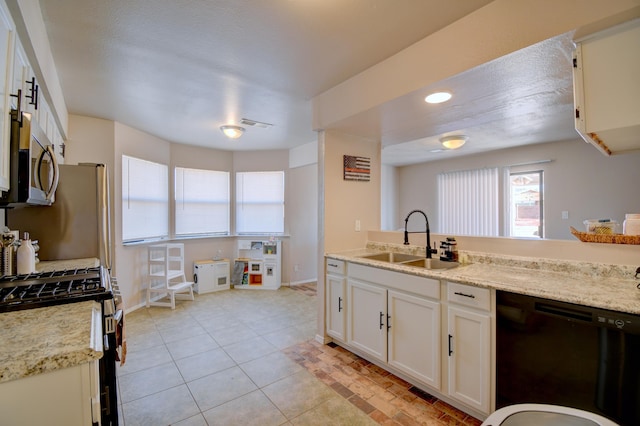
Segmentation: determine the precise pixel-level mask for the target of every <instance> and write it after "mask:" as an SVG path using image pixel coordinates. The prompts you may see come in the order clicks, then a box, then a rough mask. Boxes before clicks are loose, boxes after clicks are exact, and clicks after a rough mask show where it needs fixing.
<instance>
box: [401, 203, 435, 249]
mask: <svg viewBox="0 0 640 426" xmlns="http://www.w3.org/2000/svg"><path fill="white" fill-rule="evenodd" d="M414 213H420V214H422V216H424V221H425V225H426V229H425V230H424V231H409V230H407V225H408V224H409V218H410V217H411V215H412V214H414ZM419 232H424V233H425V234H426V236H427V247H426V250H425V251H426V255H427V259H431V254H432V253H436V252H437V250H432V249H431V231H430V230H429V219H428V218H427V214H426V213H425V212H423V211H422V210H412V211H411V212H409V214H408V215H407V217H406V218H405V219H404V245H409V234H415V233H419Z"/></svg>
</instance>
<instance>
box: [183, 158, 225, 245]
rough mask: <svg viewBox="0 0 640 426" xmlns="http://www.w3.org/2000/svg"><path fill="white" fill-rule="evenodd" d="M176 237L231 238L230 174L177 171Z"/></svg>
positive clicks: (194, 170)
mask: <svg viewBox="0 0 640 426" xmlns="http://www.w3.org/2000/svg"><path fill="white" fill-rule="evenodd" d="M175 212H176V214H175V219H176V230H175V231H176V235H177V236H187V235H202V234H221V235H228V234H229V172H219V171H213V170H199V169H187V168H183V167H176V168H175Z"/></svg>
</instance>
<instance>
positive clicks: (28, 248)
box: [17, 232, 36, 275]
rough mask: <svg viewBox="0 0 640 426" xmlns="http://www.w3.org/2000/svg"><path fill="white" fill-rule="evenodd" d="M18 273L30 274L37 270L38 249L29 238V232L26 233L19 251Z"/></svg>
mask: <svg viewBox="0 0 640 426" xmlns="http://www.w3.org/2000/svg"><path fill="white" fill-rule="evenodd" d="M17 263H18V268H17V269H18V275H23V274H30V273H32V272H35V271H36V251H35V249H34V248H33V245H32V244H31V240H30V239H29V233H28V232H25V233H24V238H23V239H22V240H21V241H20V247H18V253H17Z"/></svg>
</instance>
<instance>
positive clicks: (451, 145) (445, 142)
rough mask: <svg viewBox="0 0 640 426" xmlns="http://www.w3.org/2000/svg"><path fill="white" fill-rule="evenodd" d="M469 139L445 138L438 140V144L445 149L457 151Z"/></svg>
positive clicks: (457, 136) (460, 136) (465, 137)
mask: <svg viewBox="0 0 640 426" xmlns="http://www.w3.org/2000/svg"><path fill="white" fill-rule="evenodd" d="M467 140H469V138H468V137H467V136H464V135H453V136H445V137H442V138H440V143H442V146H444V147H445V148H447V149H458V148H460V147H461V146H462V145H464V144H465V143H466V142H467Z"/></svg>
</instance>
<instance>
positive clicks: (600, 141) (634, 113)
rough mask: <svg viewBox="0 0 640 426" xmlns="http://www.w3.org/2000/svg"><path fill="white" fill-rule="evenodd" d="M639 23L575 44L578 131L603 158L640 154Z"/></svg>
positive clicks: (627, 24)
mask: <svg viewBox="0 0 640 426" xmlns="http://www.w3.org/2000/svg"><path fill="white" fill-rule="evenodd" d="M638 75H640V19H634V20H631V21H628V22H625V23H623V24H620V25H617V26H615V27H612V28H609V29H606V30H603V31H600V32H598V33H595V34H591V35H588V36H586V37H583V38H581V39H579V40H576V50H575V52H574V57H573V80H574V83H573V88H574V102H575V126H576V130H577V131H578V133H579V134H580V136H582V138H583V139H584V140H585V141H587V142H589V143H591V144H592V145H594V146H595V147H596V148H598V149H599V150H600V151H601V152H602V153H604V154H605V155H612V154H618V153H623V152H628V151H635V150H638V149H640V139H639V138H638V133H639V132H640V84H638Z"/></svg>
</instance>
